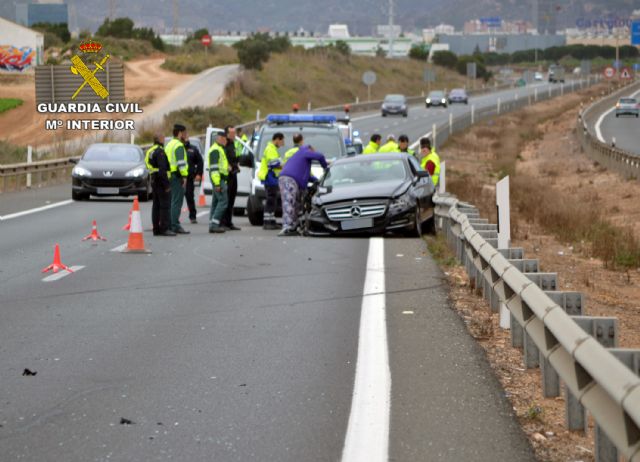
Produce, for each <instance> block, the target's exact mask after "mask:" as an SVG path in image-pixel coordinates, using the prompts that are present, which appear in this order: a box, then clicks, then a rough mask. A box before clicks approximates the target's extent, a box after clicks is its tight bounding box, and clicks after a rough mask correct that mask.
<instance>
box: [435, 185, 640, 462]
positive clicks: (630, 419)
mask: <svg viewBox="0 0 640 462" xmlns="http://www.w3.org/2000/svg"><path fill="white" fill-rule="evenodd" d="M434 202H435V204H436V217H437V220H436V221H437V226H438V229H439V230H442V231H444V233H445V236H446V239H447V242H448V244H449V246H450V247H451V249H452V250H453V251H454V252H455V254H456V257H457V258H458V260H459V261H460V262H461V263H462V264H463V265H464V266H465V268H466V271H467V274H468V275H469V279H470V281H471V283H472V285H474V286H475V287H476V288H481V289H482V290H483V294H484V297H485V298H486V299H487V300H489V301H490V303H491V306H492V308H493V311H496V309H495V308H496V307H497V306H498V304H500V303H503V304H505V305H506V307H507V308H508V309H509V311H510V314H511V336H512V337H511V338H512V345H513V346H520V347H523V355H524V363H525V367H527V368H532V367H538V366H540V368H541V370H542V384H543V393H544V395H545V397H553V396H559V394H560V382H559V379H562V381H563V382H564V384H565V387H566V390H567V393H566V396H567V399H566V411H567V413H566V422H567V426H568V427H569V429H571V430H579V429H586V423H587V420H586V415H585V410H584V409H585V408H586V410H588V411H589V413H591V415H592V416H593V418H594V419H595V421H596V423H597V426H596V434H595V438H596V445H595V446H596V454H595V455H596V461H602V462H604V461H607V462H618V454H621V455H623V456H624V457H625V458H626V460H628V461H630V462H638V461H640V378H639V377H638V375H637V374H639V373H640V351H639V350H625V349H614V348H612V347H616V346H617V332H616V322H615V320H614V319H612V318H591V317H586V316H571V315H572V314H573V315H576V314H577V315H581V314H582V310H583V307H584V301H583V297H582V295H581V294H577V293H575V292H560V291H558V289H557V287H556V284H557V275H555V274H549V273H536V272H531V273H529V272H521V271H520V269H523V270H524V271H532V270H533V269H536V268H532V267H533V266H535V265H531V261H530V264H529V266H530V268H527V267H526V266H527V265H524V264H523V263H522V262H523V261H524V262H526V261H528V260H523V258H524V252H523V250H522V249H504V250H497V249H496V247H497V239H493V238H492V237H484V236H488V235H492V234H491V232H488V231H482V230H480V229H481V228H483V223H486V220H481V219H479V213H478V210H477V209H475V207H473V206H472V205H469V204H464V203H462V202H459V201H458V199H456V198H455V196H449V195H440V196H436V198H435V199H434ZM484 226H485V227H486V224H484ZM493 226H495V225H493ZM519 268H520V269H519ZM608 348H611V349H608ZM634 372H635V373H634Z"/></svg>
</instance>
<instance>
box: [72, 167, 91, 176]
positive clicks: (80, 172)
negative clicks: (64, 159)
mask: <svg viewBox="0 0 640 462" xmlns="http://www.w3.org/2000/svg"><path fill="white" fill-rule="evenodd" d="M71 174H72V175H76V176H91V172H90V171H89V170H87V169H86V168H84V167H80V166H79V165H76V166H75V167H73V170H72V171H71Z"/></svg>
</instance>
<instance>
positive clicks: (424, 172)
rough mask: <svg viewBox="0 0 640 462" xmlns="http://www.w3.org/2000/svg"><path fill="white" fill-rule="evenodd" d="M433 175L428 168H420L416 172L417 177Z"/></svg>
mask: <svg viewBox="0 0 640 462" xmlns="http://www.w3.org/2000/svg"><path fill="white" fill-rule="evenodd" d="M430 176H431V175H429V172H427V171H426V170H418V171H417V172H416V177H417V178H429V177H430Z"/></svg>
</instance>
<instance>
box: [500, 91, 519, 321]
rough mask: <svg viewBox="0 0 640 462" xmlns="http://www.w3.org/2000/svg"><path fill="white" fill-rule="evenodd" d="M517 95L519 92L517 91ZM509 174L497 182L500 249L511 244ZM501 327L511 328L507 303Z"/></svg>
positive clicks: (502, 308) (502, 315)
mask: <svg viewBox="0 0 640 462" xmlns="http://www.w3.org/2000/svg"><path fill="white" fill-rule="evenodd" d="M516 96H517V93H516ZM509 205H510V203H509V176H505V177H504V178H503V179H502V180H500V181H498V183H496V207H497V208H498V233H497V237H498V245H497V246H496V247H497V248H498V249H508V248H509V247H510V246H511V219H510V213H511V212H510V211H509ZM499 311H500V327H501V328H502V329H510V328H511V316H510V312H509V309H508V308H507V305H505V304H504V303H500V306H499Z"/></svg>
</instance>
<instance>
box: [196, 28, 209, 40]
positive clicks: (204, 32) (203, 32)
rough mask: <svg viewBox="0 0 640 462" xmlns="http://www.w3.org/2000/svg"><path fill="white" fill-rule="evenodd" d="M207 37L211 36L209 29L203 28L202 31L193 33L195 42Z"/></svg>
mask: <svg viewBox="0 0 640 462" xmlns="http://www.w3.org/2000/svg"><path fill="white" fill-rule="evenodd" d="M205 35H209V29H207V28H202V29H198V30H196V31H195V32H194V33H193V38H194V39H195V40H200V39H201V38H202V37H204V36H205Z"/></svg>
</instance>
